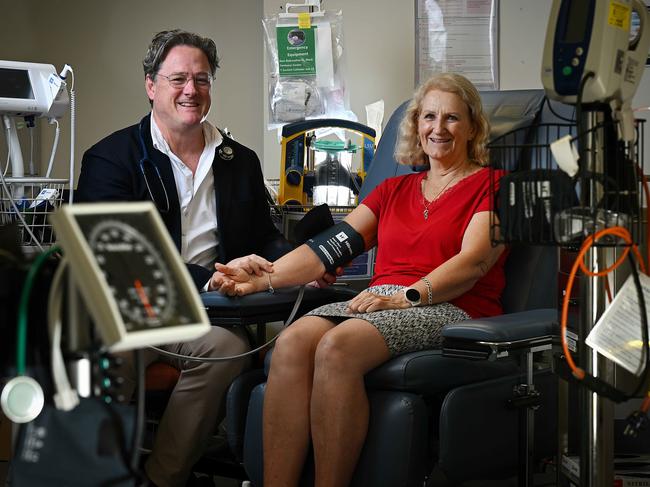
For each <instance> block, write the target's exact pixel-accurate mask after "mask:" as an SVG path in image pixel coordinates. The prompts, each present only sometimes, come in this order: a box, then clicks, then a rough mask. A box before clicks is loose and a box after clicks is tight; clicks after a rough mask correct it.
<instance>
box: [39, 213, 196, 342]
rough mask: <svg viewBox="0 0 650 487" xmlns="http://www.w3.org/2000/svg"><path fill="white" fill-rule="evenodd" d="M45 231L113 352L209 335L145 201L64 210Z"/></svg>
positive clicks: (183, 271) (184, 277)
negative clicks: (49, 231) (52, 236)
mask: <svg viewBox="0 0 650 487" xmlns="http://www.w3.org/2000/svg"><path fill="white" fill-rule="evenodd" d="M52 224H53V227H54V230H55V232H56V234H57V239H58V241H59V242H60V244H61V246H62V247H63V251H64V252H63V253H64V258H65V259H67V260H68V261H69V264H70V272H71V274H72V277H73V279H74V281H75V283H76V285H77V288H78V289H79V291H80V293H81V295H82V297H83V298H84V301H85V303H86V306H87V308H88V311H89V313H90V315H91V316H92V318H93V321H95V323H96V324H97V326H98V330H99V332H100V334H101V335H102V339H103V341H104V342H105V344H106V345H108V346H109V347H110V348H111V349H112V350H124V349H128V348H137V347H140V346H144V345H156V344H162V343H171V342H178V341H185V340H191V339H194V338H196V337H198V336H200V335H202V334H203V333H205V332H207V331H208V330H209V322H208V318H207V315H206V313H205V309H204V306H203V305H202V303H201V300H200V298H199V296H198V292H197V291H196V289H195V287H194V284H193V282H192V280H191V278H190V276H189V273H188V271H187V269H186V268H185V265H184V264H183V262H182V261H181V259H180V255H179V254H178V251H177V249H176V247H175V246H174V244H173V242H172V240H171V237H170V236H169V234H168V233H167V229H166V228H165V226H164V224H163V223H162V220H161V219H160V216H159V215H158V212H157V211H156V210H155V208H154V206H153V205H152V204H151V203H150V202H146V203H141V202H138V203H110V204H108V203H106V204H97V203H95V204H75V205H67V206H64V207H62V208H60V209H59V210H57V212H55V214H54V215H52Z"/></svg>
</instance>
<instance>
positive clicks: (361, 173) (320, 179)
mask: <svg viewBox="0 0 650 487" xmlns="http://www.w3.org/2000/svg"><path fill="white" fill-rule="evenodd" d="M325 128H339V129H345V130H347V131H351V132H353V133H354V134H356V136H359V137H361V144H360V145H354V144H352V143H351V140H350V139H348V140H347V142H342V141H331V140H326V139H319V138H318V137H317V135H316V133H317V130H319V129H325ZM356 153H359V154H360V156H361V162H360V163H359V164H358V169H357V170H356V171H353V170H352V163H351V158H352V155H353V154H356ZM374 154H375V131H374V129H371V128H370V127H367V126H365V125H362V124H360V123H357V122H351V121H349V120H339V119H333V118H324V119H316V120H303V121H300V122H294V123H290V124H287V125H285V126H284V127H282V157H281V161H280V164H281V168H280V188H279V194H278V202H279V203H280V205H287V206H304V205H307V204H310V203H314V204H320V203H328V204H330V205H333V206H352V205H354V204H355V203H356V195H357V194H358V192H359V188H360V187H361V183H362V182H363V179H364V178H365V175H366V172H367V171H368V168H369V166H370V163H371V161H372V158H373V156H374Z"/></svg>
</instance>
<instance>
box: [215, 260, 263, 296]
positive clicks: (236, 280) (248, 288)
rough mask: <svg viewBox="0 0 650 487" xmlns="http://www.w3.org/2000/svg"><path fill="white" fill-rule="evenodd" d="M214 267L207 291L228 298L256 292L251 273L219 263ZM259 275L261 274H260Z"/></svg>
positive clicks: (253, 277)
mask: <svg viewBox="0 0 650 487" xmlns="http://www.w3.org/2000/svg"><path fill="white" fill-rule="evenodd" d="M214 267H215V269H216V272H215V273H214V274H212V278H211V279H210V282H209V284H208V290H209V291H218V292H220V293H221V294H226V295H228V296H243V295H245V294H250V293H254V292H255V291H257V289H255V282H254V281H255V276H254V274H253V273H249V272H248V271H246V270H245V269H244V268H242V267H231V266H229V265H223V264H219V263H216V264H215V265H214ZM261 275H263V273H260V276H261Z"/></svg>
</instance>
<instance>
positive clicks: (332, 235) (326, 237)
mask: <svg viewBox="0 0 650 487" xmlns="http://www.w3.org/2000/svg"><path fill="white" fill-rule="evenodd" d="M305 245H307V246H308V247H309V248H310V249H311V250H313V251H314V253H315V254H316V255H317V256H318V258H319V259H320V260H321V261H322V262H323V264H325V270H327V272H330V273H333V272H335V271H336V268H337V267H341V266H343V265H345V264H347V263H348V262H350V261H351V260H352V259H354V258H355V257H356V256H357V255H361V254H362V253H363V251H364V248H365V245H364V242H363V237H362V236H361V234H360V233H359V232H357V231H356V230H355V229H354V228H352V227H351V226H350V225H349V224H348V223H346V222H340V223H337V224H336V225H334V226H332V227H330V228H328V229H327V230H324V231H323V232H321V233H319V234H318V235H316V236H315V237H312V238H310V239H309V240H307V241H306V242H305Z"/></svg>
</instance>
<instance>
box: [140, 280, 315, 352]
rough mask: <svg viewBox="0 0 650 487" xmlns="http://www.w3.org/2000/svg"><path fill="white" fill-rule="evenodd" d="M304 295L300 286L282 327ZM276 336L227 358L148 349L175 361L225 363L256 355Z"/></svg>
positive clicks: (288, 323) (276, 336)
mask: <svg viewBox="0 0 650 487" xmlns="http://www.w3.org/2000/svg"><path fill="white" fill-rule="evenodd" d="M304 294H305V286H300V290H299V291H298V296H297V297H296V302H295V304H294V305H293V308H292V309H291V313H289V317H288V318H287V320H286V321H285V322H284V323H283V325H282V327H283V328H286V327H288V326H289V325H290V324H291V323H293V320H294V318H295V316H296V313H297V312H298V309H299V308H300V305H301V303H302V298H303V296H304ZM278 336H279V334H278V335H275V336H274V337H273V338H271V339H270V340H269V341H267V342H266V343H265V344H264V345H260V346H259V347H257V348H255V349H253V350H250V351H248V352H245V353H240V354H238V355H230V356H228V357H191V356H189V355H182V354H180V353H174V352H168V351H167V350H163V349H162V348H158V347H154V346H150V347H149V348H150V349H152V350H155V351H156V352H157V353H159V354H160V355H165V356H167V357H172V358H176V359H181V360H187V361H188V362H226V361H229V360H237V359H242V358H245V357H248V356H249V355H253V354H256V353H257V352H259V351H260V350H264V349H265V348H267V347H269V346H270V345H272V344H273V343H274V342H275V341H276V340H277V338H278Z"/></svg>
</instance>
